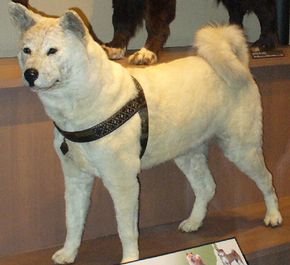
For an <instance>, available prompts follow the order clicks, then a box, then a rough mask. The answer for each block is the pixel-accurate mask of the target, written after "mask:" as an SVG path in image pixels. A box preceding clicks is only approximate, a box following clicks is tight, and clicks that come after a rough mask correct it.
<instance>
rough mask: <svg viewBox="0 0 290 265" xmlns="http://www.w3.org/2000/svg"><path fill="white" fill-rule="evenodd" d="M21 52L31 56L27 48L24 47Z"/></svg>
mask: <svg viewBox="0 0 290 265" xmlns="http://www.w3.org/2000/svg"><path fill="white" fill-rule="evenodd" d="M23 52H24V53H26V54H31V50H30V48H28V47H24V48H23Z"/></svg>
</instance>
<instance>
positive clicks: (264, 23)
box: [217, 0, 278, 51]
mask: <svg viewBox="0 0 290 265" xmlns="http://www.w3.org/2000/svg"><path fill="white" fill-rule="evenodd" d="M217 1H218V3H220V2H222V3H223V4H224V6H225V7H226V8H227V10H228V13H229V16H230V18H229V21H230V23H234V24H238V25H239V26H241V27H242V26H243V18H244V15H245V14H247V13H250V12H253V13H255V14H256V15H257V17H258V20H259V22H260V27H261V34H260V37H259V39H258V40H257V41H256V42H254V43H253V45H252V47H253V48H257V49H259V50H261V51H265V50H270V49H273V48H274V47H275V46H276V45H277V44H278V31H277V11H276V1H275V0H254V1H252V0H217Z"/></svg>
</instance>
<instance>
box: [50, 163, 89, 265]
mask: <svg viewBox="0 0 290 265" xmlns="http://www.w3.org/2000/svg"><path fill="white" fill-rule="evenodd" d="M62 167H63V172H64V175H65V203H66V229H67V235H66V240H65V243H64V246H63V248H62V249H60V250H59V251H57V252H56V253H55V254H54V255H53V257H52V260H53V261H54V262H55V263H56V264H68V263H73V262H74V260H75V258H76V256H77V253H78V248H79V246H80V243H81V238H82V234H83V229H84V224H85V220H86V216H87V212H88V207H89V204H90V195H91V191H92V187H93V183H94V177H92V176H90V175H87V174H85V173H83V172H81V171H80V170H79V169H78V168H77V167H76V166H75V165H73V164H72V163H68V162H64V161H62Z"/></svg>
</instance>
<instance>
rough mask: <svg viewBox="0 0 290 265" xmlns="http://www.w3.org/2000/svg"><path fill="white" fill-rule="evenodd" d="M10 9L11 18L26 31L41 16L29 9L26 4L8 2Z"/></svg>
mask: <svg viewBox="0 0 290 265" xmlns="http://www.w3.org/2000/svg"><path fill="white" fill-rule="evenodd" d="M8 11H9V14H10V18H11V19H12V21H13V22H14V24H15V25H16V26H17V27H18V28H19V29H20V30H21V31H26V30H28V29H29V28H30V27H32V26H34V25H35V24H36V23H37V21H38V18H39V15H37V14H35V13H33V12H32V11H30V10H28V9H27V8H26V7H25V6H23V5H21V4H17V3H13V2H10V3H8Z"/></svg>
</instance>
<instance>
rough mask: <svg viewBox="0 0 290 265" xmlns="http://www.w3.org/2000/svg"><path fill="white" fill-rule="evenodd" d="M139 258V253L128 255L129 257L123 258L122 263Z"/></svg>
mask: <svg viewBox="0 0 290 265" xmlns="http://www.w3.org/2000/svg"><path fill="white" fill-rule="evenodd" d="M138 258H139V257H138V255H137V256H128V257H125V258H123V259H122V261H121V264H124V263H127V262H131V261H135V260H138Z"/></svg>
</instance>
